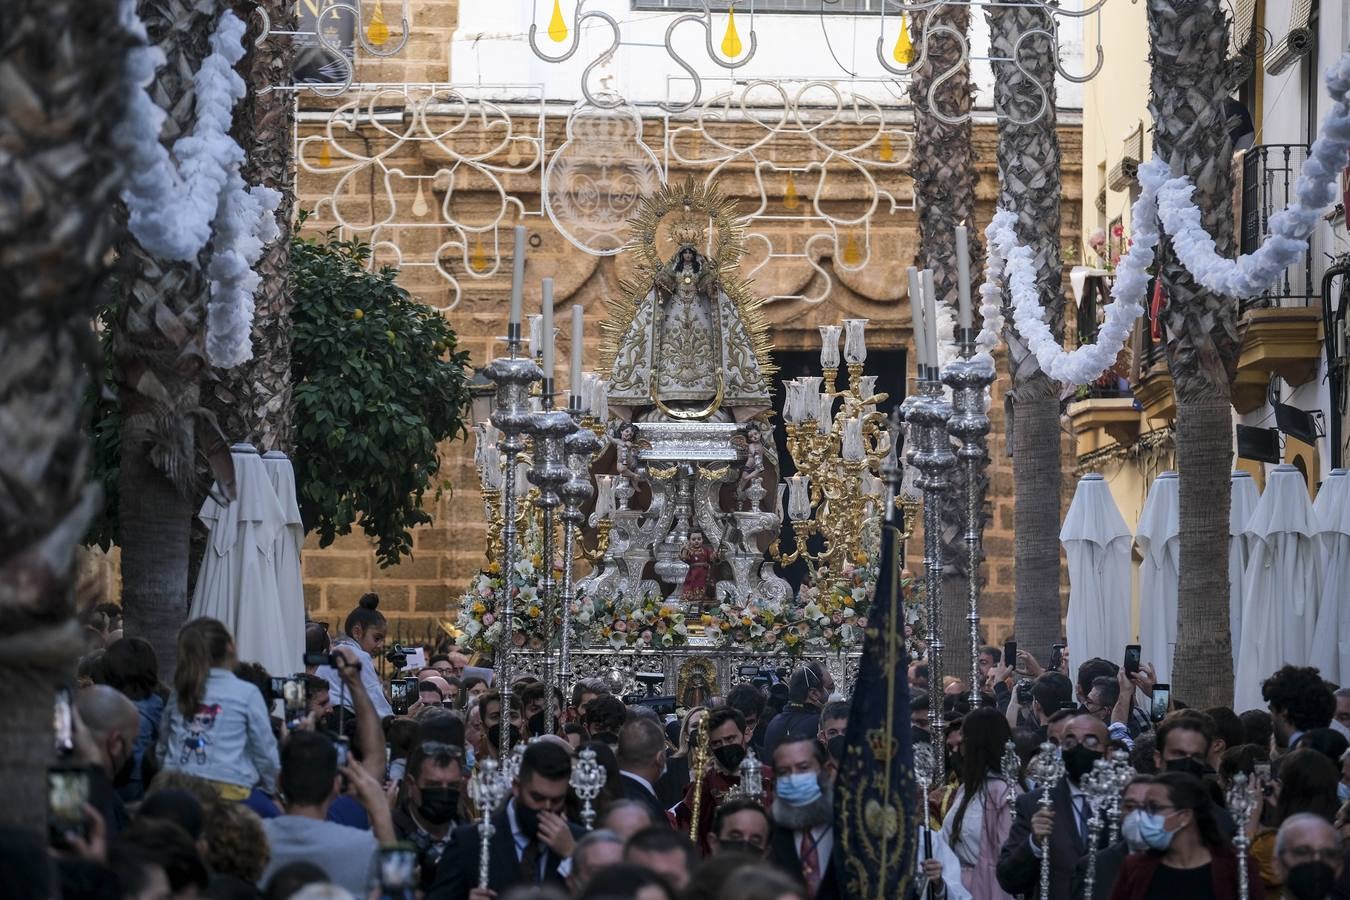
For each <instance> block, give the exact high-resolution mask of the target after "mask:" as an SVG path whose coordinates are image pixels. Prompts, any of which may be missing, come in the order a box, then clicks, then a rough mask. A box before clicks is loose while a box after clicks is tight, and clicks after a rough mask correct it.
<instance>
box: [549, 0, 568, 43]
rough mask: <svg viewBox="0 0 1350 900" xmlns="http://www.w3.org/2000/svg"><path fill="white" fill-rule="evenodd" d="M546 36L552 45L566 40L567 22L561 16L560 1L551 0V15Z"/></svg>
mask: <svg viewBox="0 0 1350 900" xmlns="http://www.w3.org/2000/svg"><path fill="white" fill-rule="evenodd" d="M548 36H549V37H550V38H552V39H553V41H554V43H558V44H561V43H562V42H563V41H565V40H567V20H566V19H564V18H563V14H562V0H553V15H552V16H551V17H550V18H549V20H548Z"/></svg>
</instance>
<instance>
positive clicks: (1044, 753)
mask: <svg viewBox="0 0 1350 900" xmlns="http://www.w3.org/2000/svg"><path fill="white" fill-rule="evenodd" d="M1028 771H1029V772H1030V774H1031V777H1033V778H1035V779H1036V786H1037V787H1039V788H1040V789H1041V796H1040V799H1039V800H1038V801H1037V805H1038V806H1039V807H1040V808H1041V809H1042V810H1048V809H1050V808H1051V807H1053V806H1054V805H1055V798H1054V796H1053V792H1054V788H1055V786H1056V785H1057V784H1059V782H1060V779H1062V778H1063V777H1064V757H1063V756H1061V755H1060V753H1059V748H1058V747H1056V746H1055V745H1054V744H1052V743H1050V742H1049V741H1046V742H1045V743H1044V744H1041V749H1040V752H1039V753H1037V754H1036V756H1035V758H1034V759H1032V761H1031V765H1030V766H1029V767H1028ZM1040 898H1041V900H1050V835H1048V834H1047V835H1046V836H1045V837H1043V838H1041V887H1040Z"/></svg>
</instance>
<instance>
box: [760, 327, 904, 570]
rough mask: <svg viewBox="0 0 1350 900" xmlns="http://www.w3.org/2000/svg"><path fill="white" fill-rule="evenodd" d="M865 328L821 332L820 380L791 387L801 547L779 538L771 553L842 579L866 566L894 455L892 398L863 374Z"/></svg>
mask: <svg viewBox="0 0 1350 900" xmlns="http://www.w3.org/2000/svg"><path fill="white" fill-rule="evenodd" d="M865 324H866V320H865V319H851V320H846V321H845V323H844V327H843V329H841V328H840V326H837V325H825V326H821V329H820V330H821V344H822V349H821V369H822V374H821V375H820V376H816V377H806V378H798V379H795V380H793V381H790V382H788V383H787V385H786V388H787V398H786V402H785V404H784V419H785V420H786V426H785V431H786V433H787V451H788V456H789V457H790V458H791V459H792V463H793V465H794V467H795V468H796V470H797V474H796V475H794V476H792V477H791V478H790V479H788V482H787V485H786V491H787V518H788V519H789V520H790V521H791V523H792V528H793V533H794V537H795V546H794V547H793V548H792V549H791V550H790V551H785V550H784V549H783V548H782V546H781V539H780V540H779V541H775V542H774V543H773V545H772V546H771V547H770V548H769V553H770V555H771V556H773V558H774V559H775V560H776V561H777V562H778V563H779V564H780V565H784V566H787V565H791V564H792V563H794V562H796V561H798V560H805V561H806V562H807V564H808V565H810V566H811V567H813V568H819V567H822V566H824V567H826V568H827V569H828V570H829V572H830V574H831V577H833V578H841V577H842V572H843V571H844V568H845V566H860V565H863V564H865V563H866V562H867V561H868V558H869V556H868V553H867V551H866V549H865V548H866V540H867V535H868V534H869V532H870V531H875V527H874V526H876V525H877V524H878V523H879V522H880V519H881V516H882V514H883V513H884V509H883V506H884V505H885V503H886V496H887V494H886V491H885V486H884V482H883V480H882V479H881V477H880V475H881V471H882V467H883V465H884V464H885V462H886V460H887V458H888V457H889V456H890V455H891V454H892V453H893V452H894V440H893V438H892V436H891V433H890V430H889V428H888V427H887V426H888V419H887V417H886V415H885V414H883V413H881V412H880V411H878V410H877V405H878V404H879V403H883V402H885V401H886V400H887V399H888V395H887V394H886V393H878V392H876V391H875V390H874V387H873V385H874V383H875V381H876V379H875V376H867V375H864V374H863V363H864V360H865V359H866V351H865V349H864V348H863V340H862V332H863V327H864V326H865ZM844 329H847V331H848V343H847V344H846V347H845V355H846V357H847V362H846V364H845V370H846V371H847V372H848V387H847V389H845V390H842V391H841V390H836V387H835V386H836V384H837V382H838V377H839V368H840V361H839V346H838V340H839V333H840V331H841V330H844ZM822 383H823V389H819V390H818V386H819V385H821V384H822ZM836 406H837V407H838V408H837V409H836ZM816 537H819V538H820V539H821V542H820V543H821V547H820V549H819V550H812V549H810V547H809V546H808V543H809V542H810V541H811V540H812V539H813V538H816Z"/></svg>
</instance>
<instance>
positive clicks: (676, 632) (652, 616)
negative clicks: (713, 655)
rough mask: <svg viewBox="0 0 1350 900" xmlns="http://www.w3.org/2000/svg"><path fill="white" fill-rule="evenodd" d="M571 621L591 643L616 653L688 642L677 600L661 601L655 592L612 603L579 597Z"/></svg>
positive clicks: (617, 599)
mask: <svg viewBox="0 0 1350 900" xmlns="http://www.w3.org/2000/svg"><path fill="white" fill-rule="evenodd" d="M572 618H573V621H574V622H576V623H577V627H578V629H579V630H581V631H582V632H583V634H587V635H588V636H589V638H590V640H591V641H593V642H594V643H597V644H608V645H609V647H611V648H612V649H615V650H622V649H624V648H633V649H638V650H645V649H662V650H666V649H670V648H672V647H682V646H684V645H685V644H686V643H688V642H689V627H688V625H686V624H685V619H684V613H683V612H682V611H681V610H680V606H679V600H678V598H671V599H666V598H663V597H662V596H661V593H660V592H659V591H656V590H648V591H644V592H642V593H640V594H638V595H637V596H635V597H631V598H630V597H626V596H624V595H622V594H620V595H619V596H618V597H615V598H614V599H613V600H598V599H592V598H590V597H587V596H585V595H584V594H580V595H578V597H577V599H576V602H575V603H574V604H573V607H572ZM588 626H589V627H588Z"/></svg>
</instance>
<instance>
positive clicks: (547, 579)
mask: <svg viewBox="0 0 1350 900" xmlns="http://www.w3.org/2000/svg"><path fill="white" fill-rule="evenodd" d="M542 399H543V403H542V406H543V408H542V409H541V410H540V411H539V412H537V413H535V414H534V415H533V416H531V417H530V419H531V421H530V431H531V434H532V435H533V437H534V461H533V464H532V465H531V466H530V471H529V475H528V478H529V479H530V484H532V485H534V486H535V487H537V488H539V497H538V499H537V500H535V506H536V508H538V509H539V510H540V514H541V517H542V520H543V524H542V527H541V530H542V532H543V548H542V555H543V572H542V575H541V577H540V579H539V594H540V606H541V607H542V609H543V619H544V684H545V685H547V686H548V690H547V692H546V693H545V700H544V733H545V734H552V733H553V720H554V716H555V715H556V714H557V710H556V709H555V703H554V694H553V685H554V679H553V671H552V670H553V615H554V610H555V609H556V608H557V606H556V604H557V601H558V597H557V590H556V589H557V583H556V582H555V581H554V580H553V557H554V554H555V552H556V550H557V548H556V547H555V546H554V544H555V541H554V534H553V514H554V510H556V509H557V508H558V507H559V506H561V505H562V502H563V501H562V494H561V493H560V491H561V489H562V487H563V485H565V484H566V483H567V481H568V479H569V478H570V476H571V472H570V471H568V468H567V465H566V461H565V459H564V453H565V451H564V442H565V441H566V440H567V436H568V435H569V434H571V433H572V432H573V431H575V430H576V428H577V424H576V422H574V421H572V417H571V416H570V415H568V413H566V412H564V411H563V410H560V409H554V408H553V379H552V378H551V377H549V376H548V374H547V373H545V376H544V385H543V398H542ZM564 633H566V631H565V630H564Z"/></svg>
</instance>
